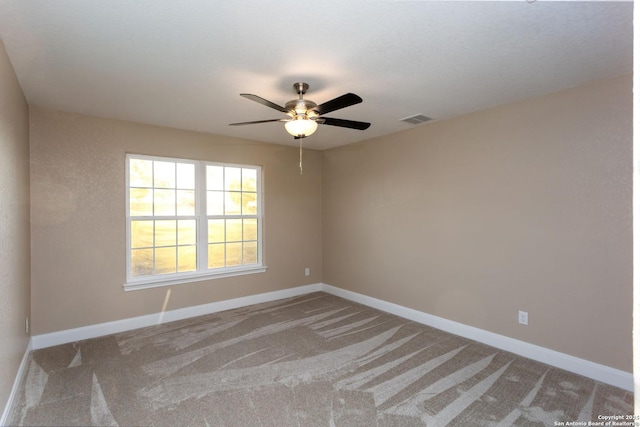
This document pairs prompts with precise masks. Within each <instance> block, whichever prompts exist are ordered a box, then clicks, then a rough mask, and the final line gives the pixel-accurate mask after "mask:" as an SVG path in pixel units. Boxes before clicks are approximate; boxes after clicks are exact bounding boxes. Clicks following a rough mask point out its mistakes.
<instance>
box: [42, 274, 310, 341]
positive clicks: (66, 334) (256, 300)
mask: <svg viewBox="0 0 640 427" xmlns="http://www.w3.org/2000/svg"><path fill="white" fill-rule="evenodd" d="M321 290H322V284H320V283H317V284H313V285H305V286H298V287H296V288H289V289H283V290H280V291H273V292H266V293H263V294H257V295H250V296H246V297H240V298H234V299H230V300H225V301H218V302H212V303H209V304H202V305H196V306H193V307H186V308H179V309H176V310H170V311H165V312H161V313H155V314H148V315H145V316H139V317H132V318H129V319H122V320H115V321H113V322H106V323H99V324H97V325H89V326H83V327H80V328H74V329H67V330H63V331H58V332H51V333H48V334H42V335H35V336H33V337H32V341H33V349H34V350H37V349H40V348H45V347H53V346H54V345H60V344H67V343H70V342H75V341H80V340H86V339H89V338H96V337H101V336H104V335H110V334H116V333H118V332H125V331H131V330H133V329H138V328H144V327H146V326H153V325H159V324H161V323H167V322H173V321H175V320H182V319H188V318H191V317H196V316H202V315H205V314H211V313H217V312H219V311H224V310H231V309H234V308H239V307H245V306H247V305H253V304H260V303H263V302H269V301H275V300H279V299H283V298H290V297H295V296H298V295H304V294H308V293H311V292H318V291H321Z"/></svg>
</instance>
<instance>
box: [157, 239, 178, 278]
mask: <svg viewBox="0 0 640 427" xmlns="http://www.w3.org/2000/svg"><path fill="white" fill-rule="evenodd" d="M175 272H176V247H175V246H174V247H171V248H156V274H167V273H175Z"/></svg>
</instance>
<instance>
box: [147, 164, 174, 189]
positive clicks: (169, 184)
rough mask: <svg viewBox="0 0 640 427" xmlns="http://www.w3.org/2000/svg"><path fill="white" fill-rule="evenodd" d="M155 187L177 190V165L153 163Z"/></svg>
mask: <svg viewBox="0 0 640 427" xmlns="http://www.w3.org/2000/svg"><path fill="white" fill-rule="evenodd" d="M153 186H154V187H156V188H176V164H175V163H173V162H159V161H155V162H153Z"/></svg>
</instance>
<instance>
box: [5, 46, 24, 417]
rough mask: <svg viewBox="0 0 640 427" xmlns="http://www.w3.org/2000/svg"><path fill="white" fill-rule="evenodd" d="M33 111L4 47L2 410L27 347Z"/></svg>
mask: <svg viewBox="0 0 640 427" xmlns="http://www.w3.org/2000/svg"><path fill="white" fill-rule="evenodd" d="M29 268H30V267H29V109H28V106H27V102H26V100H25V98H24V95H23V94H22V90H21V89H20V85H19V84H18V80H17V79H16V76H15V74H14V72H13V67H12V66H11V63H10V62H9V58H8V57H7V54H6V51H5V49H4V45H3V44H2V42H0V343H2V344H1V345H0V405H1V406H0V407H2V408H3V407H4V404H5V402H7V399H8V398H9V394H10V392H11V387H12V386H13V381H14V379H15V373H16V372H17V370H18V367H19V365H20V362H21V360H22V357H23V356H24V353H25V350H26V349H27V345H28V339H29V338H28V336H27V334H26V333H25V319H26V318H27V317H29V280H30V279H29V277H30V269H29Z"/></svg>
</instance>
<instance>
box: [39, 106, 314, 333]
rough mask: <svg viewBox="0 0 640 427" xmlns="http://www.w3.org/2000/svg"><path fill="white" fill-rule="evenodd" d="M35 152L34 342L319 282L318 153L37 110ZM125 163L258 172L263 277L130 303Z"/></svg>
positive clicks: (199, 285)
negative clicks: (194, 162)
mask: <svg viewBox="0 0 640 427" xmlns="http://www.w3.org/2000/svg"><path fill="white" fill-rule="evenodd" d="M31 149H32V151H31V191H32V195H31V202H32V229H31V232H32V242H33V244H32V289H31V292H32V306H31V308H32V313H33V333H34V334H36V335H37V334H42V333H47V332H53V331H59V330H64V329H69V328H75V327H80V326H86V325H92V324H97V323H102V322H107V321H113V320H118V319H124V318H130V317H135V316H140V315H145V314H151V313H158V312H160V311H161V310H162V307H163V303H164V300H165V296H166V294H167V290H168V289H171V295H170V298H169V303H168V306H167V310H171V309H177V308H183V307H189V306H195V305H199V304H205V303H210V302H214V301H220V300H225V299H230V298H235V297H242V296H247V295H252V294H258V293H262V292H269V291H275V290H280V289H285V288H290V287H295V286H300V285H305V284H310V283H317V282H320V281H321V280H322V275H321V274H322V230H321V227H322V221H321V214H322V206H321V202H322V193H321V162H322V154H321V153H319V152H315V151H305V154H304V174H303V175H302V176H301V175H300V171H299V169H298V150H297V149H295V148H293V147H286V146H280V145H272V144H264V143H257V142H251V141H246V140H239V139H233V138H227V137H221V136H214V135H209V134H203V133H195V132H187V131H180V130H175V129H169V128H161V127H154V126H146V125H141V124H133V123H127V122H121V121H115V120H107V119H101V118H96V117H90V116H83V115H77V114H69V113H61V112H55V111H51V110H45V109H41V108H36V107H32V108H31ZM127 152H132V153H142V154H150V155H159V156H170V157H182V158H191V159H199V160H200V159H201V160H211V161H221V162H231V163H243V164H257V165H262V166H263V172H264V189H265V195H264V202H265V203H264V204H265V223H264V230H265V237H264V238H265V255H264V260H265V263H266V265H267V266H268V267H269V269H268V271H267V272H266V273H262V274H253V275H246V276H240V277H235V278H227V279H218V280H210V281H203V282H196V283H192V284H185V285H179V286H172V287H170V288H169V287H164V288H155V289H147V290H137V291H130V292H125V291H124V290H123V288H122V285H123V283H124V280H125V219H124V214H125V206H124V203H125V192H124V191H125V189H124V185H125V181H124V179H125V169H124V166H125V153H127ZM305 267H309V268H310V269H311V275H310V276H309V277H305V275H304V269H305Z"/></svg>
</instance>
